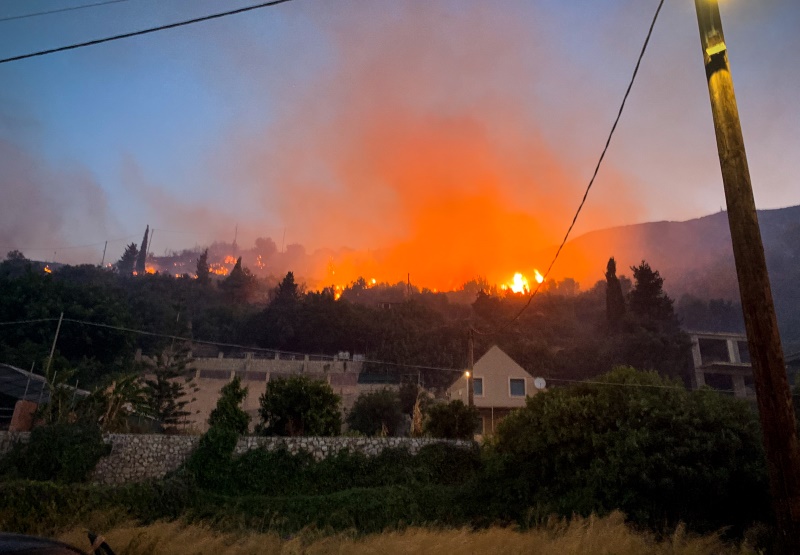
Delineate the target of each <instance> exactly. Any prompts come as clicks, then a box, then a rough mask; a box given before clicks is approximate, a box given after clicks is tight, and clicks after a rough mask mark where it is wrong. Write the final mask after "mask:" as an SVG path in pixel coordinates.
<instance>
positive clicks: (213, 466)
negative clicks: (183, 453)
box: [184, 427, 239, 491]
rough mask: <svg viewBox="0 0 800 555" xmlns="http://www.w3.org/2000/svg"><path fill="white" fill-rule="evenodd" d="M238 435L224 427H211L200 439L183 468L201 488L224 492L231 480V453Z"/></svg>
mask: <svg viewBox="0 0 800 555" xmlns="http://www.w3.org/2000/svg"><path fill="white" fill-rule="evenodd" d="M238 439H239V434H237V433H236V432H235V431H234V430H231V429H229V428H224V427H212V428H209V430H208V431H207V432H206V433H205V434H203V437H201V438H200V443H199V444H198V445H197V448H196V449H195V450H194V451H193V452H192V454H191V456H190V457H189V459H188V460H187V461H186V464H185V465H184V467H185V468H186V470H188V471H189V473H191V475H192V476H193V477H194V479H195V480H196V481H197V484H198V485H199V486H201V487H213V488H218V489H220V490H221V491H225V490H226V488H228V487H229V482H230V480H231V466H232V460H233V451H234V450H235V449H236V442H237V441H238Z"/></svg>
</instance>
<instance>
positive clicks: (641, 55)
mask: <svg viewBox="0 0 800 555" xmlns="http://www.w3.org/2000/svg"><path fill="white" fill-rule="evenodd" d="M663 5H664V0H660V1H659V3H658V7H657V8H656V13H655V15H653V21H652V22H651V23H650V28H649V29H648V31H647V36H646V37H645V39H644V44H643V45H642V50H641V52H639V58H638V59H637V60H636V66H635V67H634V68H633V75H632V76H631V80H630V82H629V83H628V88H627V89H626V90H625V95H624V96H623V97H622V103H621V104H620V106H619V111H618V112H617V117H616V118H614V124H613V125H612V126H611V131H610V132H609V133H608V138H607V139H606V144H605V146H604V147H603V151H602V152H601V153H600V158H599V159H598V160H597V164H596V165H595V167H594V172H593V173H592V177H591V179H590V180H589V184H588V185H587V186H586V190H585V191H584V193H583V198H582V199H581V202H580V204H578V209H577V210H576V211H575V215H574V216H573V217H572V222H571V223H570V224H569V227H568V228H567V232H566V233H565V234H564V239H563V240H562V241H561V244H560V245H559V246H558V249H557V250H556V254H555V255H554V256H553V260H551V261H550V265H549V266H548V267H547V271H546V272H545V273H544V276H543V278H544V279H542V281H541V282H539V283H538V284H537V285H536V289H534V290H533V292H531V294H530V295H529V296H528V302H526V303H525V306H523V307H522V308H521V309H520V311H519V312H518V313H517V314H516V316H514V317H513V318H512V319H511V320H509V321H508V322H506V323H505V324H504V325H503V326H502V327H501V328H499V329H498V330H497V331H496V332H494V333H501V332H502V331H504V330H505V329H506V328H508V327H509V326H510V325H511V324H513V323H514V322H516V321H517V320H518V319H519V317H520V316H522V313H523V312H525V311H526V310H527V309H528V307H529V306H530V305H531V301H533V298H534V297H535V296H536V294H537V293H538V292H539V289H540V288H541V287H542V283H544V280H545V279H547V277H548V276H549V275H550V271H551V270H552V269H553V265H555V263H556V260H558V257H559V255H560V254H561V250H562V249H563V248H564V245H565V244H566V243H567V239H569V235H570V233H572V228H573V227H575V222H577V221H578V216H579V215H580V213H581V210H583V205H584V204H585V203H586V199H587V197H588V196H589V191H590V190H591V189H592V185H594V180H595V178H596V177H597V173H598V172H599V171H600V165H601V164H602V163H603V160H604V159H605V157H606V152H607V151H608V147H609V145H610V144H611V138H612V137H613V136H614V132H615V131H616V129H617V124H618V123H619V120H620V118H621V117H622V111H623V110H624V109H625V102H627V100H628V96H629V95H630V93H631V89H632V88H633V83H634V81H635V80H636V76H637V74H638V73H639V66H640V65H641V64H642V58H644V53H645V51H646V50H647V45H648V44H649V42H650V37H651V36H652V34H653V28H654V27H655V25H656V20H657V19H658V14H659V13H660V12H661V7H662V6H663ZM474 331H475V332H476V333H479V334H481V335H488V333H486V332H480V331H478V330H474Z"/></svg>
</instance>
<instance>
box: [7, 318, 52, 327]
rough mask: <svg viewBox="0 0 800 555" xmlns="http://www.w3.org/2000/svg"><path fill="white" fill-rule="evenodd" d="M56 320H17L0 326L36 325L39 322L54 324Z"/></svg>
mask: <svg viewBox="0 0 800 555" xmlns="http://www.w3.org/2000/svg"><path fill="white" fill-rule="evenodd" d="M57 320H58V318H39V319H37V320H17V321H15V322H0V326H11V325H15V324H20V325H21V324H36V323H39V322H55V321H57Z"/></svg>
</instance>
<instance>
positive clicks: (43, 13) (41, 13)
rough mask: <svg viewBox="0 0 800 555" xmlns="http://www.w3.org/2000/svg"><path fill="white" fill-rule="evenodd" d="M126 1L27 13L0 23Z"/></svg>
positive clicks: (115, 0)
mask: <svg viewBox="0 0 800 555" xmlns="http://www.w3.org/2000/svg"><path fill="white" fill-rule="evenodd" d="M127 1H128V0H105V2H95V3H94V4H81V5H80V6H71V7H69V8H58V9H55V10H47V11H44V12H35V13H28V14H23V15H12V16H10V17H3V18H0V23H1V22H3V21H14V20H17V19H28V18H31V17H39V16H42V15H50V14H54V13H61V12H72V11H75V10H82V9H84V8H94V7H96V6H105V5H107V4H119V3H121V2H127Z"/></svg>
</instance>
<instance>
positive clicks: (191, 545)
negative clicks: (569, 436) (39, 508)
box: [59, 513, 755, 555]
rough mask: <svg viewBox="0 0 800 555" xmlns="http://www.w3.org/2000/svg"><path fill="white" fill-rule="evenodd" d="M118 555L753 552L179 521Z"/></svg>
mask: <svg viewBox="0 0 800 555" xmlns="http://www.w3.org/2000/svg"><path fill="white" fill-rule="evenodd" d="M104 536H105V538H106V539H107V541H108V542H109V544H110V545H111V546H112V547H113V548H114V550H115V551H116V553H117V554H118V555H151V554H152V555H161V554H163V555H171V554H186V553H192V554H197V555H206V554H208V555H216V554H224V555H245V554H251V553H252V554H265V555H271V554H276V555H277V554H280V555H300V554H303V555H322V554H328V553H336V554H351V553H352V554H355V555H359V554H363V555H367V554H370V555H373V554H374V555H392V554H395V553H415V554H428V553H430V554H433V553H437V554H439V553H446V554H451V553H453V554H460V553H464V554H466V553H470V554H471V553H503V554H511V555H513V554H523V553H525V554H527V553H530V554H536V555H583V554H586V555H603V554H609V555H610V554H612V553H613V554H614V555H643V554H654V555H660V554H664V555H712V554H713V555H734V554H736V555H745V554H751V553H755V552H754V551H752V550H750V549H748V548H747V546H741V547H736V546H732V545H729V544H725V543H723V542H722V541H721V540H720V539H719V538H718V537H717V536H716V535H707V536H693V535H690V534H687V533H686V532H685V531H684V529H683V528H682V527H679V528H678V529H677V530H676V531H675V532H674V533H673V534H672V536H670V537H669V538H665V539H662V540H660V541H656V540H655V539H654V538H653V537H652V536H650V535H648V534H645V533H641V532H636V531H634V530H633V529H631V528H630V527H629V526H627V525H626V524H625V520H624V517H623V515H622V514H621V513H612V514H611V515H609V516H607V517H604V518H596V517H590V518H574V519H572V520H571V521H564V520H556V519H553V520H551V521H550V522H549V523H548V524H546V525H544V526H541V527H538V528H535V529H531V530H528V531H524V532H520V531H516V530H513V529H511V528H488V529H485V530H478V531H470V530H468V529H444V530H436V529H431V528H408V529H405V530H402V531H396V532H384V533H381V534H372V535H368V536H358V535H357V534H355V533H351V534H346V533H345V534H342V533H340V534H335V535H329V533H324V532H320V531H314V530H306V531H304V532H302V533H300V534H297V535H296V536H293V537H287V538H282V537H281V536H279V535H278V534H275V533H261V534H259V533H245V532H242V533H222V532H217V531H214V530H212V529H210V528H208V527H204V526H200V525H197V524H189V525H187V524H185V523H182V522H180V521H174V522H156V523H153V524H150V525H147V526H136V525H135V524H133V523H124V524H120V525H117V526H116V527H114V528H113V529H111V530H108V531H106V532H105V533H104ZM59 539H61V540H63V541H67V542H69V543H72V544H74V545H76V546H79V547H84V548H85V547H87V546H86V543H87V540H86V535H85V531H84V530H78V529H75V530H71V531H69V532H67V533H65V534H62V535H61V536H60V537H59Z"/></svg>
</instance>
